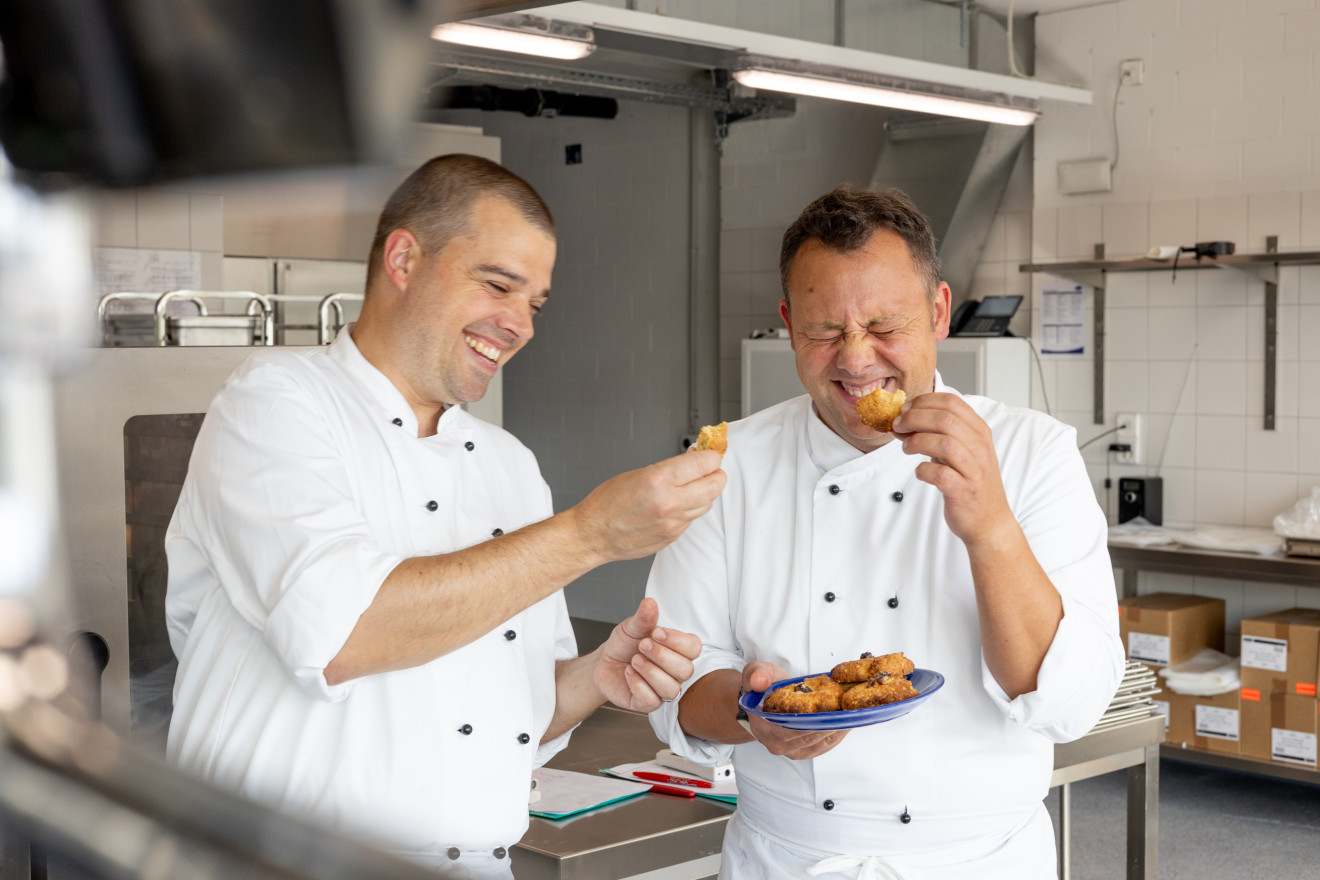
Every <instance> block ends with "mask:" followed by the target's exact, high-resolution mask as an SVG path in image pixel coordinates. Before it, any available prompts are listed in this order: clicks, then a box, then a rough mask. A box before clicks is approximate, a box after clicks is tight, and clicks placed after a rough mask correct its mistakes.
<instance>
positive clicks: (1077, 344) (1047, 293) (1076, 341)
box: [1040, 284, 1086, 356]
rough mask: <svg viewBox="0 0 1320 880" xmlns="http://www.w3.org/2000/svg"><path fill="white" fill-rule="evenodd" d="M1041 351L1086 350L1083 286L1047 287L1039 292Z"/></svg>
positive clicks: (1069, 352)
mask: <svg viewBox="0 0 1320 880" xmlns="http://www.w3.org/2000/svg"><path fill="white" fill-rule="evenodd" d="M1040 302H1041V314H1040V353H1041V354H1053V355H1074V356H1079V355H1083V354H1085V353H1086V298H1085V296H1084V295H1083V289H1082V285H1080V284H1073V285H1068V286H1056V287H1046V288H1043V289H1042V290H1041V292H1040Z"/></svg>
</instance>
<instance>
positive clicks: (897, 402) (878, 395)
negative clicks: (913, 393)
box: [853, 388, 907, 434]
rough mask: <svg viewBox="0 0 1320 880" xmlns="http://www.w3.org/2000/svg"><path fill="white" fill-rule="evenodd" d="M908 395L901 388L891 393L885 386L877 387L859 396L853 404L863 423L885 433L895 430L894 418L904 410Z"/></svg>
mask: <svg viewBox="0 0 1320 880" xmlns="http://www.w3.org/2000/svg"><path fill="white" fill-rule="evenodd" d="M906 398H907V395H906V394H904V393H903V389H902V388H900V389H898V390H897V391H895V392H894V393H893V394H890V393H889V392H888V391H886V390H885V389H883V388H877V389H875V390H874V391H872V392H871V393H870V394H867V395H865V396H864V397H859V398H858V399H857V402H856V403H855V404H853V406H854V407H855V408H856V409H857V417H858V418H859V419H861V420H862V424H864V425H866V426H867V427H869V428H874V429H875V430H877V431H880V432H881V433H883V434H888V433H889V432H890V431H892V430H894V419H896V418H898V414H899V413H901V412H902V411H903V401H904V400H905V399H906Z"/></svg>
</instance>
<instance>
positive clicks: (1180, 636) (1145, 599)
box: [1118, 593, 1224, 672]
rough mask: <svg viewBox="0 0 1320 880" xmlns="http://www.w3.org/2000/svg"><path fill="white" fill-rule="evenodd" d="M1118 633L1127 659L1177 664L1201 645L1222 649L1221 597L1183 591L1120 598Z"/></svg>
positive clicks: (1188, 658)
mask: <svg viewBox="0 0 1320 880" xmlns="http://www.w3.org/2000/svg"><path fill="white" fill-rule="evenodd" d="M1118 634H1119V636H1120V637H1121V638H1122V639H1123V647H1124V649H1125V650H1126V651H1127V655H1128V659H1129V660H1138V661H1140V662H1142V663H1145V664H1147V665H1149V666H1153V667H1163V666H1176V665H1177V664H1179V663H1182V662H1183V661H1184V660H1190V659H1192V657H1194V656H1196V653H1197V652H1198V651H1200V650H1201V649H1202V648H1214V649H1215V650H1217V651H1222V650H1224V600H1223V599H1214V598H1211V597H1209V596H1188V595H1184V594H1182V593H1150V594H1148V595H1145V596H1131V597H1129V598H1126V599H1119V600H1118ZM1157 672H1158V669H1157Z"/></svg>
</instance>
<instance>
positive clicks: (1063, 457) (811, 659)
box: [647, 376, 1123, 876]
mask: <svg viewBox="0 0 1320 880" xmlns="http://www.w3.org/2000/svg"><path fill="white" fill-rule="evenodd" d="M936 387H937V390H939V391H946V392H953V389H950V388H948V387H947V386H945V385H944V384H943V382H942V381H941V380H940V379H939V377H938V376H937V377H936ZM953 393H957V392H953ZM965 400H966V401H967V402H968V403H969V404H970V405H971V406H972V408H973V409H974V410H975V411H976V412H977V413H978V414H979V415H980V416H981V417H982V418H983V419H985V420H986V422H987V423H988V424H989V426H990V428H991V431H992V432H993V436H994V443H995V448H996V451H997V453H998V457H999V465H1000V470H1001V473H1002V475H1003V482H1004V488H1005V490H1006V492H1007V495H1008V501H1009V504H1010V506H1011V507H1012V509H1013V512H1014V515H1015V516H1016V518H1017V520H1018V522H1019V523H1020V524H1021V526H1022V529H1023V531H1024V532H1025V534H1026V537H1027V540H1028V542H1029V543H1030V545H1031V549H1032V551H1033V552H1034V554H1035V556H1036V559H1037V560H1038V561H1039V562H1040V564H1041V566H1042V567H1043V568H1044V570H1045V572H1046V574H1047V575H1048V576H1049V578H1050V580H1051V582H1052V583H1053V584H1054V586H1055V588H1056V589H1057V590H1058V591H1059V594H1060V597H1061V598H1062V602H1063V612H1064V617H1063V620H1062V622H1061V623H1060V624H1059V628H1058V632H1057V634H1056V635H1055V638H1054V641H1053V643H1052V644H1051V646H1050V649H1049V652H1048V653H1047V655H1046V657H1045V660H1044V663H1043V664H1042V666H1041V669H1040V674H1039V676H1038V678H1037V689H1036V690H1035V691H1033V692H1031V693H1028V694H1023V695H1021V696H1019V697H1017V698H1016V699H1013V700H1009V699H1008V698H1007V697H1006V695H1005V694H1004V691H1003V690H1002V688H1000V686H999V684H998V683H997V682H996V681H995V679H994V677H993V676H992V675H991V674H990V672H989V670H988V668H987V667H986V665H985V662H984V660H983V658H982V654H981V645H980V636H979V629H978V624H977V608H976V596H975V592H974V588H973V584H972V576H971V570H970V565H969V562H968V557H967V551H966V548H965V547H964V546H963V544H962V542H961V541H960V540H959V539H958V538H957V537H956V536H955V535H954V534H953V533H952V532H951V531H950V530H949V528H948V525H947V524H946V523H945V521H944V502H943V496H942V495H941V494H940V492H939V491H938V490H937V489H935V488H934V487H933V486H931V485H929V484H927V483H923V482H921V481H919V480H918V479H917V478H916V473H915V472H916V467H917V465H918V464H919V463H920V462H921V461H924V460H927V459H926V458H925V457H923V456H912V455H906V454H905V453H904V452H903V450H902V446H901V444H900V443H898V442H891V443H888V444H886V445H884V446H882V447H880V448H879V449H876V450H874V451H872V452H870V453H866V454H863V453H862V452H861V451H859V450H857V449H856V448H854V447H853V446H851V445H849V444H848V443H847V442H845V441H844V440H842V439H840V438H839V437H838V435H836V434H834V433H833V432H832V431H831V430H830V429H829V428H828V427H826V426H825V424H824V423H823V422H821V420H820V419H819V417H818V416H817V415H816V413H815V410H814V408H813V405H812V403H811V400H810V398H809V397H807V396H802V397H798V398H795V399H793V400H790V401H787V402H785V403H782V404H780V405H778V406H775V407H771V408H770V409H767V410H764V411H762V412H760V413H757V414H755V415H753V416H751V417H749V418H747V419H743V420H742V421H738V422H734V423H732V424H730V425H729V432H728V433H729V450H728V453H727V454H726V455H725V457H724V470H725V471H726V472H727V474H728V485H727V487H726V488H725V490H724V492H723V494H721V495H720V497H719V499H718V500H717V501H716V502H715V506H714V507H713V508H712V509H711V511H710V512H709V513H707V514H706V515H705V516H704V517H702V518H701V519H699V520H697V521H696V522H694V523H693V524H692V526H691V527H689V528H688V530H687V531H686V532H685V533H684V534H683V536H682V537H680V538H679V539H678V540H677V541H676V542H674V543H673V544H672V545H670V546H669V547H668V548H666V549H665V550H662V551H661V552H660V553H659V554H658V555H657V557H656V560H655V564H654V566H653V568H652V571H651V576H650V581H649V583H648V586H647V594H648V595H651V596H654V597H655V598H656V599H657V600H658V601H659V602H660V606H661V607H662V608H664V609H665V617H666V623H667V624H668V625H670V626H673V627H674V628H676V629H681V630H687V631H690V632H693V633H696V634H697V635H699V636H700V637H701V639H702V642H703V649H702V654H701V657H700V659H699V660H698V661H697V663H696V671H695V673H694V674H693V676H692V679H691V681H696V680H698V679H699V678H701V677H702V676H703V675H705V674H707V673H709V672H711V671H714V670H717V669H728V668H731V669H739V670H741V669H742V667H743V666H744V665H746V663H748V662H750V661H752V660H768V661H771V662H774V663H777V664H778V665H779V666H781V667H783V668H784V669H785V670H786V671H787V672H788V674H789V675H790V676H794V675H803V674H807V673H826V672H829V670H830V669H831V668H832V667H833V666H834V665H835V664H837V663H839V662H841V661H844V660H853V659H856V658H857V657H859V656H860V655H861V654H862V652H864V651H870V652H872V653H874V654H881V653H888V652H891V651H903V652H905V653H906V654H907V656H908V657H909V658H911V659H912V660H913V662H915V663H916V665H917V666H919V667H922V668H927V669H933V670H935V671H937V672H940V673H942V674H943V675H944V676H945V684H944V687H943V689H942V690H941V691H940V692H938V693H936V694H935V695H934V696H932V697H931V698H929V699H928V700H926V701H925V702H924V703H923V704H921V705H920V706H919V707H917V708H916V710H915V711H913V712H912V713H910V714H908V715H906V716H903V717H901V718H899V719H896V720H893V721H889V722H886V723H883V724H877V725H873V726H870V727H863V728H858V729H855V730H852V731H851V732H850V733H849V735H848V736H847V737H846V738H845V739H844V740H843V742H842V743H841V744H840V745H839V746H838V747H836V748H835V749H833V750H832V751H830V752H828V753H826V754H824V755H822V756H820V757H817V758H815V759H812V760H808V761H791V760H788V759H787V758H782V757H776V756H774V755H771V754H770V753H769V751H767V750H766V749H765V747H764V746H762V745H760V744H759V743H756V742H752V743H748V744H745V745H739V746H731V745H722V744H715V743H711V742H707V741H705V740H700V739H696V738H692V737H688V736H686V735H685V734H684V733H683V731H682V730H681V728H680V727H679V724H678V718H677V715H678V713H677V703H667V704H665V705H663V706H661V707H660V709H658V710H656V711H655V712H654V713H652V714H651V721H652V725H653V727H654V728H655V730H656V733H657V735H659V736H660V738H661V739H663V740H666V741H667V742H669V743H670V745H671V747H672V748H673V749H674V750H675V751H676V752H678V753H679V754H682V755H684V756H686V757H689V758H693V759H695V760H699V761H704V762H706V763H714V762H716V761H722V760H728V759H729V757H730V755H732V758H733V760H734V762H735V766H736V768H737V775H738V792H739V803H738V809H739V811H740V812H741V813H742V814H743V816H744V817H745V819H746V820H747V822H748V823H749V824H750V825H751V826H753V827H755V828H757V829H760V830H762V831H764V832H765V833H767V834H768V835H770V836H772V837H774V838H777V839H779V840H782V841H800V842H802V843H804V844H808V845H809V846H810V847H811V848H812V849H814V850H818V851H824V852H830V853H840V854H849V855H881V856H892V857H899V858H900V860H901V857H903V856H905V855H906V856H919V857H920V858H919V859H918V860H919V861H921V862H922V863H923V864H930V863H931V858H932V854H938V853H939V852H940V851H949V852H955V851H958V850H955V849H954V848H953V847H954V845H955V844H958V843H960V842H970V844H969V845H972V846H973V848H974V843H975V841H978V840H994V839H1000V838H1003V836H1004V835H1005V834H1006V833H1008V832H1011V831H1012V829H1014V828H1016V827H1019V826H1022V825H1023V824H1024V823H1026V822H1027V820H1029V819H1030V817H1031V815H1032V814H1033V813H1034V811H1036V810H1037V808H1038V807H1039V806H1040V801H1041V799H1042V798H1043V797H1044V795H1045V793H1046V792H1047V790H1048V787H1049V779H1050V774H1051V769H1052V766H1053V744H1054V743H1055V742H1064V741H1067V740H1070V739H1074V738H1076V737H1079V736H1081V735H1082V734H1084V733H1085V732H1086V731H1087V730H1089V729H1090V728H1091V727H1092V725H1093V724H1094V723H1095V721H1096V720H1097V719H1098V718H1099V717H1100V715H1101V714H1102V713H1103V712H1104V710H1105V708H1106V707H1107V705H1108V703H1109V700H1110V698H1111V697H1112V696H1113V694H1114V691H1115V689H1116V688H1117V686H1118V682H1119V680H1120V679H1121V677H1122V671H1123V651H1122V646H1121V644H1120V642H1119V639H1118V608H1117V600H1116V594H1115V589H1114V580H1113V570H1112V568H1111V566H1110V562H1109V555H1108V550H1107V547H1106V527H1105V520H1104V517H1103V515H1102V514H1101V512H1100V510H1099V507H1098V505H1097V504H1096V502H1095V497H1094V494H1093V492H1092V489H1091V486H1090V482H1089V480H1088V478H1087V475H1086V470H1085V467H1084V466H1083V464H1082V459H1081V456H1080V455H1079V454H1078V452H1077V447H1076V442H1075V431H1074V430H1073V429H1072V428H1070V427H1068V426H1066V425H1063V424H1061V423H1059V422H1057V421H1055V420H1054V419H1052V418H1049V417H1048V416H1046V415H1044V414H1042V413H1038V412H1035V411H1033V410H1027V409H1018V408H1011V407H1007V406H1004V405H1003V404H1000V403H996V402H994V401H992V400H989V399H988V398H984V397H974V396H968V397H966V398H965ZM894 598H896V599H897V600H898V602H897V607H894V608H891V607H890V601H891V599H894ZM904 812H907V813H908V815H909V817H910V821H909V822H907V823H904V822H902V821H901V820H900V817H901V816H902V815H903V814H904ZM961 851H963V852H966V851H967V850H966V848H964V849H962V850H961ZM725 855H726V861H727V860H728V857H729V854H728V853H726V854H725ZM950 858H953V857H952V856H951V857H950ZM936 859H938V856H936ZM990 861H991V862H992V861H993V859H991V860H990ZM985 867H986V868H987V869H993V867H994V866H993V864H990V863H987V864H986V866H985ZM1004 867H1005V869H1006V870H1007V869H1008V868H1009V867H1011V866H1004ZM985 876H996V874H994V873H993V870H991V872H990V873H987V874H986V875H985ZM1004 876H1014V875H1013V874H1012V873H1011V872H1008V873H1005V874H1004Z"/></svg>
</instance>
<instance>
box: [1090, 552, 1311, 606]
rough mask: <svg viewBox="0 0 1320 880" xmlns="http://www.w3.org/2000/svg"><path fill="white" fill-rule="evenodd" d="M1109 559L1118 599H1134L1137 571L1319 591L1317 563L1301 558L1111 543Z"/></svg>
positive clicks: (1307, 558)
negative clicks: (1118, 575) (1117, 574)
mask: <svg viewBox="0 0 1320 880" xmlns="http://www.w3.org/2000/svg"><path fill="white" fill-rule="evenodd" d="M1109 559H1110V561H1111V562H1112V563H1113V566H1114V568H1116V569H1118V570H1119V572H1120V573H1121V578H1120V580H1119V584H1118V594H1119V595H1120V596H1135V595H1137V572H1139V571H1162V572H1168V573H1171V574H1186V575H1197V576H1200V577H1213V578H1228V579H1229V580H1235V581H1264V582H1267V583H1275V584H1293V585H1295V586H1299V587H1320V559H1313V558H1309V557H1304V556H1261V555H1260V554H1259V553H1225V552H1219V551H1215V550H1196V549H1193V548H1190V547H1179V546H1177V545H1172V546H1159V547H1133V546H1132V545H1130V544H1121V543H1118V542H1111V543H1110V545H1109Z"/></svg>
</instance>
